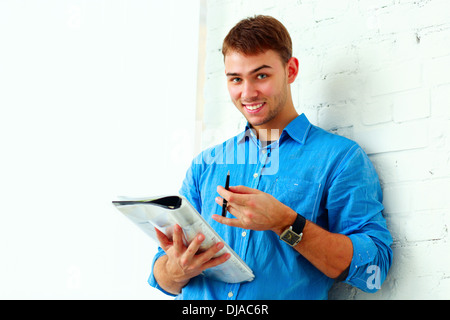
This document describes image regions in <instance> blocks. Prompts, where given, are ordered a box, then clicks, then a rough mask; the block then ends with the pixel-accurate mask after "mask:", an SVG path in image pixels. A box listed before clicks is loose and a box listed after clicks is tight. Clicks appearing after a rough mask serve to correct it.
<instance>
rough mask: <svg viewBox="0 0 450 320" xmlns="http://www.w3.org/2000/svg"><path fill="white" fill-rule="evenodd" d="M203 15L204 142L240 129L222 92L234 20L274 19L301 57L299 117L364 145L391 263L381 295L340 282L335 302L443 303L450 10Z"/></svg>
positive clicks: (271, 3)
mask: <svg viewBox="0 0 450 320" xmlns="http://www.w3.org/2000/svg"><path fill="white" fill-rule="evenodd" d="M207 12H208V14H207V35H208V36H207V46H206V48H207V61H206V84H205V91H204V92H205V107H204V124H203V126H204V128H205V129H204V135H203V138H204V139H203V143H204V145H205V146H207V145H211V144H215V143H218V142H221V141H223V140H224V139H226V138H228V137H230V136H231V135H232V134H234V133H236V132H238V131H240V130H242V129H243V125H244V124H245V121H244V120H243V118H242V116H241V114H240V113H239V112H237V111H236V110H235V108H234V106H233V105H232V103H231V102H230V99H229V97H228V93H227V89H226V84H225V76H224V71H223V57H222V54H221V52H220V49H221V46H222V40H223V38H224V37H225V36H226V34H227V33H228V31H229V29H230V28H231V27H232V26H233V25H234V24H236V23H237V22H238V21H239V20H240V19H242V18H245V17H247V16H253V15H255V14H269V15H272V16H274V17H276V18H278V19H279V20H280V21H282V22H283V23H284V24H285V26H286V27H287V28H288V30H289V31H290V33H291V37H292V39H293V43H294V55H295V56H297V57H298V58H299V60H300V74H299V77H298V78H297V80H296V82H295V83H294V85H293V95H294V102H295V104H296V106H297V109H298V111H299V112H304V113H305V114H306V115H307V117H308V118H309V119H310V121H311V122H313V123H314V124H316V125H319V126H321V127H323V128H324V129H326V130H329V131H331V132H334V133H336V134H340V135H344V136H347V137H349V138H352V139H354V140H355V141H357V142H358V143H360V144H361V146H362V147H363V148H364V149H365V150H366V152H367V153H368V154H369V157H370V158H371V160H372V162H373V163H374V165H375V167H376V169H377V172H378V174H379V176H380V180H381V183H382V188H383V192H384V197H385V200H384V205H385V211H384V214H385V216H386V218H387V221H388V227H389V228H390V230H391V232H392V235H393V237H394V245H393V250H394V262H393V266H392V268H391V271H390V273H389V275H388V278H387V280H386V282H385V283H384V285H383V286H382V288H381V290H380V291H379V292H377V293H376V294H373V295H370V294H365V293H363V292H361V291H359V290H356V289H352V288H349V287H348V286H346V285H339V286H337V287H336V288H334V289H333V291H332V293H331V295H330V297H331V298H333V299H350V298H355V299H428V298H431V299H441V298H445V299H449V298H450V256H449V252H450V245H449V240H450V239H449V235H448V227H449V224H450V197H448V193H449V191H450V138H449V137H450V102H449V101H450V94H449V93H450V78H449V77H448V70H450V15H449V14H448V12H450V3H449V2H448V1H447V0H428V1H426V0H424V1H417V0H415V1H413V0H382V1H369V0H339V1H328V0H302V1H297V0H283V1H275V0H248V1H247V0H246V1H237V0H235V1H226V0H210V1H208V11H207ZM223 119H226V120H225V121H223Z"/></svg>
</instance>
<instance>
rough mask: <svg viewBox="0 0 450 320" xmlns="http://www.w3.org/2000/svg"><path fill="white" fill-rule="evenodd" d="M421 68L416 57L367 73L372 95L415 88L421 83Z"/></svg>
mask: <svg viewBox="0 0 450 320" xmlns="http://www.w3.org/2000/svg"><path fill="white" fill-rule="evenodd" d="M421 75H422V68H421V62H420V60H418V59H415V60H410V61H406V62H403V63H400V64H395V65H392V66H390V67H386V68H383V69H381V70H378V71H374V72H371V73H370V74H369V75H368V87H369V92H370V94H371V95H372V96H376V95H382V94H387V93H393V92H399V91H404V90H410V89H416V88H418V87H420V85H421Z"/></svg>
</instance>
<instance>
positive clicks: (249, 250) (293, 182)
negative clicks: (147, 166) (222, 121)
mask: <svg viewBox="0 0 450 320" xmlns="http://www.w3.org/2000/svg"><path fill="white" fill-rule="evenodd" d="M228 170H229V171H230V174H231V178H230V185H231V186H233V185H245V186H248V187H251V188H256V189H259V190H262V191H264V192H266V193H269V194H271V195H273V196H274V197H275V198H276V199H278V200H279V201H281V202H282V203H284V204H285V205H287V206H289V207H290V208H292V209H293V210H295V211H296V212H298V213H300V214H302V215H303V216H304V217H305V218H306V219H308V220H310V221H312V222H314V223H316V224H317V225H319V226H321V227H322V228H324V229H326V230H329V231H330V232H333V233H340V234H344V235H347V236H348V237H350V239H351V241H352V244H353V258H352V261H351V265H350V267H349V270H348V275H347V277H346V278H345V279H344V281H345V282H347V283H349V284H351V285H353V286H356V287H357V288H359V289H361V290H363V291H366V292H375V291H377V290H378V289H379V288H380V286H381V283H382V282H383V281H384V279H385V277H386V274H387V272H388V270H389V268H390V266H391V262H392V250H391V248H390V245H391V244H392V238H391V235H390V233H389V231H388V230H387V228H386V222H385V219H384V218H383V216H382V210H383V206H382V192H381V188H380V184H379V180H378V176H377V174H376V172H375V170H374V167H373V165H372V163H371V162H370V160H369V158H368V157H367V155H366V154H365V152H364V151H363V150H362V149H361V147H359V146H358V144H356V143H355V142H353V141H351V140H349V139H346V138H344V137H341V136H337V135H334V134H331V133H328V132H326V131H325V130H323V129H320V128H318V127H316V126H314V125H312V124H311V123H310V122H309V121H308V119H307V118H306V116H305V115H304V114H302V115H300V116H298V117H297V118H296V119H294V120H293V121H292V122H291V123H290V124H289V125H288V126H287V127H286V128H285V129H284V130H283V132H282V134H281V136H280V138H279V139H278V140H277V141H275V142H273V143H272V144H270V145H268V146H263V145H261V144H260V141H259V140H258V139H257V138H256V136H255V135H254V133H253V132H252V130H249V127H248V126H247V130H246V131H245V132H242V133H241V134H239V135H237V136H235V137H233V138H231V139H229V140H227V141H225V142H224V143H223V144H220V145H217V146H215V147H212V148H209V149H207V150H205V151H204V152H202V153H201V154H200V155H198V156H197V157H196V158H195V159H194V160H193V163H192V165H191V167H190V168H189V170H188V172H187V174H186V178H185V180H184V182H183V185H182V188H181V190H180V194H182V195H183V196H185V197H186V198H187V199H188V200H189V201H190V202H191V203H192V205H193V206H194V207H195V208H196V209H197V210H198V211H199V212H200V213H201V214H202V216H203V217H204V218H205V219H206V220H207V221H208V222H209V223H210V225H211V226H212V227H213V228H214V229H215V230H216V231H217V233H218V234H219V235H220V236H221V237H222V238H223V239H224V241H226V242H227V243H228V244H229V245H230V246H231V247H232V248H233V249H234V250H235V251H236V253H237V254H238V255H239V256H240V257H241V258H242V259H243V260H244V261H245V262H246V263H247V264H248V266H249V267H250V268H251V269H252V270H253V272H254V274H255V279H254V280H253V281H252V282H245V283H238V284H229V283H223V282H218V281H213V280H210V279H208V278H206V277H204V276H202V275H200V276H197V277H195V278H193V279H191V280H190V282H189V283H188V285H187V286H186V287H184V288H183V290H182V292H181V294H179V295H178V296H177V299H222V300H226V299H229V300H230V299H231V300H234V299H272V300H273V299H285V300H287V299H327V298H328V291H329V289H330V287H331V286H332V284H333V283H334V281H335V280H333V279H330V278H328V277H327V276H325V275H324V274H323V273H322V272H320V271H319V270H318V269H316V268H315V267H314V266H313V265H312V264H311V263H310V262H309V261H308V260H306V259H305V258H304V257H303V256H302V255H301V254H299V253H298V252H297V251H296V250H294V249H293V248H292V247H290V246H289V245H287V244H286V243H284V242H283V241H281V240H280V239H279V237H278V236H277V235H276V234H275V233H274V232H272V231H254V230H244V229H241V228H235V227H230V226H226V225H222V224H220V223H218V222H216V221H215V220H213V219H212V218H211V216H212V215H213V214H214V213H216V214H219V215H220V214H221V207H220V206H219V205H217V204H216V203H215V201H214V199H215V197H216V196H218V194H217V191H216V188H217V186H218V185H224V183H225V179H226V175H227V172H228ZM163 254H164V251H162V250H161V248H160V249H159V252H158V253H157V254H156V256H155V258H154V261H156V259H158V258H159V257H160V256H161V255H163ZM154 261H153V263H154ZM149 283H150V285H152V286H154V287H156V288H159V289H160V290H162V288H160V287H159V285H158V283H157V282H156V281H155V278H154V277H153V273H152V274H151V275H150V278H149ZM162 291H164V290H162Z"/></svg>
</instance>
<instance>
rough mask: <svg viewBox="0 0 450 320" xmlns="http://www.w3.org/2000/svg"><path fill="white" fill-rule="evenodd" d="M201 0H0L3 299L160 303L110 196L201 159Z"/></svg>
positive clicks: (169, 188)
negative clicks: (197, 154) (197, 147)
mask: <svg viewBox="0 0 450 320" xmlns="http://www.w3.org/2000/svg"><path fill="white" fill-rule="evenodd" d="M198 23H199V3H198V1H182V0H165V1H156V0H153V1H149V0H133V1H125V0H115V1H113V0H108V1H106V0H89V1H81V0H80V1H69V0H67V1H62V0H47V1H24V0H1V1H0V112H1V114H0V150H1V157H0V200H1V209H0V214H1V222H0V260H1V263H0V298H1V299H79V298H81V299H155V298H166V297H167V296H164V295H162V294H159V292H158V291H157V290H155V289H153V288H151V287H150V286H149V285H148V284H147V277H148V275H149V273H150V270H151V261H152V258H153V255H154V253H155V252H156V244H155V243H154V242H152V240H151V239H150V238H148V237H147V236H146V235H145V234H144V233H142V232H141V231H140V230H139V229H138V228H137V227H135V226H134V225H133V224H132V223H131V222H130V221H128V220H127V219H126V218H125V217H123V216H122V215H121V214H120V212H118V211H117V210H116V209H115V208H114V207H113V206H112V204H111V200H113V198H114V197H116V196H119V195H129V196H145V195H155V194H166V193H177V192H178V190H179V187H180V185H181V182H182V179H183V178H184V175H185V170H186V169H187V167H188V165H189V163H190V161H191V159H192V157H193V156H194V151H193V149H194V141H193V140H194V133H195V99H196V81H197V59H198V58H197V57H198V52H197V50H198V49H197V48H198V26H199V25H198Z"/></svg>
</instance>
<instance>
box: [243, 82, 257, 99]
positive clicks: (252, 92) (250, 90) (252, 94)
mask: <svg viewBox="0 0 450 320" xmlns="http://www.w3.org/2000/svg"><path fill="white" fill-rule="evenodd" d="M257 97H258V90H257V89H256V87H255V85H254V84H253V83H252V82H251V81H245V82H244V83H243V87H242V93H241V99H242V100H243V101H247V102H252V101H254V100H255V99H256V98H257Z"/></svg>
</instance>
